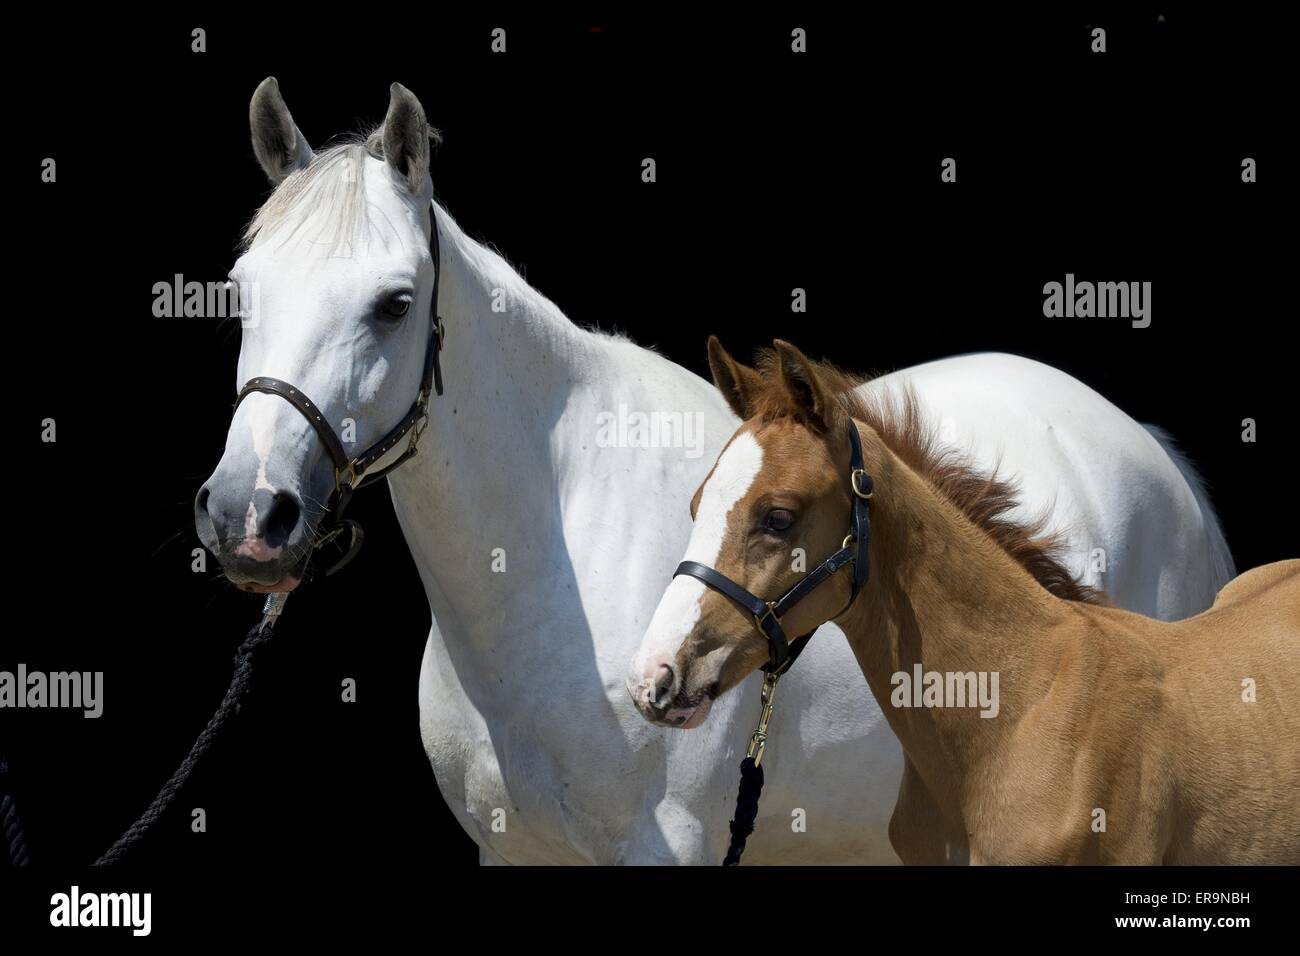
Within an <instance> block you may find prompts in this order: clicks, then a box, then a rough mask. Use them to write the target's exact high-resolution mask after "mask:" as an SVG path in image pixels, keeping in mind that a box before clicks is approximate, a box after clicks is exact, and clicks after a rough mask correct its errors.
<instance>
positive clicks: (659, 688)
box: [654, 664, 673, 707]
mask: <svg viewBox="0 0 1300 956" xmlns="http://www.w3.org/2000/svg"><path fill="white" fill-rule="evenodd" d="M672 686H673V669H672V668H671V667H670V666H669V665H667V664H660V665H659V669H658V670H657V671H655V680H654V704H655V706H656V707H662V706H663V702H664V700H665V699H666V698H667V696H668V691H669V690H670V689H671V688H672Z"/></svg>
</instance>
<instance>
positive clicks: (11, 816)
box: [0, 757, 31, 866]
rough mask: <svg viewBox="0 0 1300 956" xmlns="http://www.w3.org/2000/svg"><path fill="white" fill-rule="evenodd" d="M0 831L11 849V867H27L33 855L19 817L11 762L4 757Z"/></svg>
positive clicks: (0, 771)
mask: <svg viewBox="0 0 1300 956" xmlns="http://www.w3.org/2000/svg"><path fill="white" fill-rule="evenodd" d="M0 829H3V831H4V835H5V843H6V844H7V845H8V847H9V865H10V866H27V865H28V864H29V863H30V862H31V854H30V853H28V852H27V836H26V835H25V834H24V833H23V821H22V818H21V817H19V816H18V797H17V796H16V794H15V793H14V789H13V784H12V783H11V782H10V771H9V761H8V760H6V759H5V758H3V757H0Z"/></svg>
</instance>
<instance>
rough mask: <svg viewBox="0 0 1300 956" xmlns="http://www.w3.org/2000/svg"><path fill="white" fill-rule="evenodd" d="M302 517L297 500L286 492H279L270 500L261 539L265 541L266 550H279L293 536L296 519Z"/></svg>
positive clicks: (296, 524)
mask: <svg viewBox="0 0 1300 956" xmlns="http://www.w3.org/2000/svg"><path fill="white" fill-rule="evenodd" d="M301 516H302V509H301V508H300V507H299V506H298V499H297V498H295V497H294V496H293V495H291V494H289V493H288V492H285V491H281V492H279V493H277V494H276V495H275V497H273V498H272V499H271V511H270V513H268V514H267V516H266V525H265V531H264V532H263V535H262V536H263V539H264V540H265V541H266V546H267V547H268V548H280V547H283V546H284V543H285V542H286V541H288V540H289V536H290V535H291V534H293V530H294V528H296V527H298V519H299V518H300V517H301Z"/></svg>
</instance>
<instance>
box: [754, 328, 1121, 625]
mask: <svg viewBox="0 0 1300 956" xmlns="http://www.w3.org/2000/svg"><path fill="white" fill-rule="evenodd" d="M811 364H812V365H813V367H814V368H815V370H816V374H817V376H818V378H820V380H821V383H822V385H823V386H824V388H825V389H826V391H827V392H828V393H830V394H833V395H834V396H835V397H836V399H837V401H838V404H839V408H840V410H841V411H842V412H843V413H844V415H846V416H849V417H852V418H855V419H857V420H858V421H861V422H865V423H866V424H868V425H870V426H871V427H872V428H873V429H874V430H875V432H876V434H878V435H879V436H880V438H881V440H882V441H883V442H884V443H885V444H886V445H887V446H888V447H889V449H890V450H891V451H892V452H893V453H894V454H895V455H897V456H898V457H899V459H901V460H902V461H903V463H904V464H906V465H907V466H908V467H909V468H911V469H912V470H913V471H914V472H916V473H917V474H918V475H920V476H921V477H922V478H923V479H925V480H926V481H927V482H928V483H929V484H930V485H931V487H933V488H934V490H935V491H937V492H938V493H939V494H940V495H942V496H943V497H944V498H946V499H947V500H948V501H950V502H952V504H953V505H954V506H956V508H957V509H958V510H959V511H960V512H961V513H962V514H963V515H965V516H966V517H967V518H968V519H969V520H970V521H971V522H973V523H974V524H975V526H976V527H978V528H980V529H981V530H982V531H984V533H985V534H987V535H988V536H989V537H990V538H992V539H993V541H994V542H995V543H996V544H997V545H998V546H999V547H1001V548H1002V549H1003V550H1004V551H1006V553H1007V554H1009V555H1010V556H1011V557H1012V558H1014V559H1015V560H1016V561H1017V562H1018V563H1019V564H1020V565H1021V566H1022V567H1023V568H1024V569H1025V570H1026V571H1028V572H1029V573H1030V574H1031V575H1033V577H1034V579H1035V580H1036V581H1038V583H1039V584H1041V585H1042V586H1043V587H1045V588H1047V590H1048V591H1050V592H1051V593H1052V594H1054V595H1056V596H1057V597H1059V598H1064V599H1065V600H1067V601H1082V602H1085V603H1088V604H1105V603H1106V598H1105V596H1104V595H1103V594H1102V593H1101V592H1100V591H1098V590H1097V589H1095V588H1092V587H1089V586H1088V585H1086V584H1083V583H1081V582H1080V581H1078V580H1077V579H1076V578H1075V576H1074V575H1073V574H1071V573H1070V571H1069V569H1067V568H1066V567H1065V565H1064V564H1063V563H1062V561H1061V554H1062V552H1063V551H1064V543H1063V541H1062V540H1061V539H1060V538H1059V536H1056V535H1050V534H1047V533H1046V530H1045V525H1046V521H1047V518H1046V516H1045V515H1044V516H1043V517H1040V518H1038V519H1037V520H1034V521H1027V522H1020V521H1015V520H1013V519H1012V518H1011V517H1010V516H1009V512H1011V511H1012V510H1014V509H1015V507H1016V505H1017V504H1018V503H1019V498H1018V494H1019V490H1020V489H1019V487H1018V486H1017V485H1016V483H1015V482H1014V481H1012V480H1011V479H1007V478H1002V477H1000V476H999V475H998V474H997V471H996V470H994V471H993V472H989V473H986V472H983V471H981V470H980V469H979V468H978V467H977V466H976V465H975V463H974V461H973V460H972V459H971V458H970V457H969V456H968V455H963V454H961V453H959V452H957V451H956V450H954V449H951V448H945V447H944V446H943V445H942V444H941V442H940V441H939V436H938V433H937V431H936V430H935V429H934V428H933V427H932V426H931V425H930V424H929V423H927V422H926V421H925V419H924V416H923V415H922V413H921V408H920V404H919V401H918V399H917V397H916V393H915V391H913V389H912V388H911V387H910V386H909V387H906V388H904V389H902V394H901V398H898V397H895V396H893V395H885V396H883V397H875V396H872V397H867V396H863V395H861V394H859V393H858V392H857V391H856V389H857V388H858V386H859V385H862V384H863V383H864V382H866V381H868V380H869V379H868V378H867V377H864V376H857V375H852V374H850V373H848V372H845V371H844V370H843V369H840V368H839V367H837V366H835V365H833V364H831V363H830V362H812V363H811ZM754 366H755V368H756V369H757V371H758V372H759V373H760V375H761V378H762V387H761V388H760V389H758V390H757V392H756V393H754V394H752V395H750V396H749V398H750V400H751V402H752V404H751V413H752V414H753V415H754V416H756V417H758V418H760V419H761V420H762V421H764V422H770V421H774V420H777V419H781V418H790V417H792V416H793V415H794V414H795V413H794V412H793V411H792V409H791V405H790V399H789V396H788V395H787V394H786V392H785V389H784V387H783V386H782V385H781V377H780V371H779V370H780V358H779V356H778V355H777V353H776V351H775V350H773V349H763V350H762V351H760V353H759V354H758V356H757V360H756V361H755V363H754Z"/></svg>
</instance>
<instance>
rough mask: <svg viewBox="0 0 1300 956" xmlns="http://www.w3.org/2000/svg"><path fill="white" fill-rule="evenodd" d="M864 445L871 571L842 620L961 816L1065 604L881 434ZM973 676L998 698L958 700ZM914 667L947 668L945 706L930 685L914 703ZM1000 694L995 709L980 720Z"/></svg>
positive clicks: (872, 679)
mask: <svg viewBox="0 0 1300 956" xmlns="http://www.w3.org/2000/svg"><path fill="white" fill-rule="evenodd" d="M863 445H864V459H865V463H866V468H867V471H868V472H869V473H871V474H872V475H873V477H874V479H875V493H874V496H873V498H872V502H871V504H872V508H871V523H872V545H871V568H872V570H871V578H870V580H869V581H868V583H867V586H866V587H865V588H864V590H863V592H862V594H860V595H859V597H858V600H857V602H856V603H855V605H854V607H853V608H851V609H850V611H849V612H848V614H846V615H845V616H844V617H843V618H841V619H839V621H838V623H839V624H840V626H841V628H842V629H843V630H844V633H845V634H846V635H847V637H848V639H849V642H850V644H851V646H852V648H853V652H854V654H855V656H856V657H857V659H858V663H859V665H860V666H861V667H862V671H863V674H864V675H865V677H866V679H867V682H868V684H869V685H870V686H871V690H872V693H873V694H875V696H876V699H877V700H878V701H879V702H880V704H881V707H882V709H883V711H884V713H885V717H886V719H888V721H889V723H890V726H891V727H892V728H893V730H894V732H895V733H896V734H897V736H898V738H899V740H900V741H901V742H902V744H903V747H904V749H905V750H906V751H907V753H908V756H909V757H910V758H911V760H912V762H913V764H915V765H916V767H917V769H918V770H919V771H920V773H921V775H922V777H924V778H925V779H926V781H927V784H928V785H929V786H930V787H931V789H932V791H933V792H934V793H935V795H936V797H938V798H939V799H940V801H941V803H943V804H945V806H946V807H947V808H948V809H949V810H951V811H954V812H956V811H957V807H958V804H959V802H960V800H961V796H962V794H963V792H965V791H966V790H967V789H968V788H969V787H971V786H974V785H976V784H975V783H974V781H973V779H972V778H973V777H974V776H977V775H978V773H979V767H980V766H981V765H982V764H983V762H984V761H985V759H986V758H987V757H989V756H990V755H991V754H993V753H994V752H995V751H996V749H997V747H998V744H999V740H1000V738H1001V736H1002V735H1004V734H1006V733H1008V732H1010V731H1011V730H1012V729H1013V728H1014V726H1015V722H1016V720H1017V714H1018V712H1019V710H1020V701H1021V699H1022V698H1021V696H1020V693H1019V691H1018V688H1019V686H1020V685H1019V682H1018V681H1017V680H1016V677H1017V675H1018V674H1020V673H1021V672H1022V670H1023V669H1024V668H1026V667H1028V668H1029V669H1033V662H1034V661H1036V660H1039V659H1042V658H1043V657H1044V656H1046V655H1050V654H1051V653H1052V650H1051V645H1052V638H1051V631H1052V627H1053V625H1054V623H1055V622H1056V621H1058V620H1059V619H1060V618H1061V616H1062V615H1063V614H1066V613H1068V607H1067V606H1066V603H1065V602H1063V601H1061V600H1060V599H1059V598H1056V597H1055V596H1053V595H1052V594H1050V593H1049V592H1048V591H1047V590H1046V589H1045V588H1044V587H1042V585H1040V584H1039V583H1038V582H1037V581H1036V580H1035V579H1034V578H1033V577H1032V575H1030V573H1029V572H1028V571H1026V570H1025V569H1024V567H1022V566H1021V565H1020V564H1019V563H1018V562H1017V561H1016V560H1015V559H1014V558H1012V557H1011V556H1010V555H1009V554H1007V552H1006V551H1005V550H1003V549H1002V547H1001V546H999V545H998V544H997V543H995V542H994V541H993V540H992V538H990V537H989V535H988V534H987V533H985V532H984V531H983V530H982V529H981V528H979V527H977V526H976V525H975V524H974V523H973V522H972V521H971V520H970V519H969V518H967V517H966V515H965V514H963V513H962V512H961V511H960V510H959V509H958V508H957V507H956V505H954V504H953V503H952V502H950V501H949V500H948V499H947V498H945V497H943V496H942V495H940V494H939V493H938V492H937V491H936V490H935V489H934V487H933V486H932V485H931V484H930V483H929V482H928V481H926V480H925V479H924V478H922V477H921V476H920V475H918V474H917V473H916V472H914V471H913V470H912V469H911V468H909V467H908V466H907V465H906V464H905V463H904V462H903V461H901V460H900V459H899V458H898V457H897V456H896V455H895V454H894V453H893V452H892V451H891V450H890V449H889V448H888V447H887V446H885V445H884V443H883V442H882V441H881V440H880V439H879V437H878V436H876V435H875V434H874V433H870V432H869V433H868V434H867V435H865V436H864V439H863ZM972 672H973V673H974V675H975V681H976V688H977V689H979V690H981V691H982V690H987V691H988V697H991V698H992V701H988V700H987V699H986V700H985V701H980V699H979V697H978V696H977V697H976V700H975V701H974V702H972V701H971V700H969V699H967V700H965V701H964V704H965V705H964V706H954V704H957V703H959V702H960V701H959V700H954V699H953V698H954V697H955V694H949V693H947V691H948V689H949V687H950V686H951V687H952V689H953V691H955V690H956V689H957V687H958V686H962V687H963V688H964V689H969V688H970V684H969V681H968V679H966V678H964V677H961V678H959V677H957V676H956V675H968V674H971V673H972ZM918 673H919V675H920V676H921V677H922V681H923V683H922V691H923V690H924V687H925V681H926V680H930V681H931V683H930V686H931V689H933V687H934V684H933V680H934V679H933V678H932V677H931V676H930V675H933V674H936V673H937V674H938V675H940V676H941V678H942V680H943V684H942V687H943V690H944V692H945V693H944V695H943V697H942V699H941V706H927V705H926V704H925V703H924V702H923V699H924V697H925V695H924V693H922V694H921V695H920V696H921V698H922V700H921V706H916V704H917V703H918V696H917V689H916V688H915V687H914V686H913V685H914V684H915V681H916V677H917V675H918ZM981 681H983V683H980V682H981ZM994 691H996V693H994ZM933 696H934V695H931V700H933ZM993 702H995V704H996V708H997V717H996V718H994V719H986V718H983V717H981V716H980V713H981V712H985V713H989V712H991V711H992V710H993Z"/></svg>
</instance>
